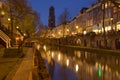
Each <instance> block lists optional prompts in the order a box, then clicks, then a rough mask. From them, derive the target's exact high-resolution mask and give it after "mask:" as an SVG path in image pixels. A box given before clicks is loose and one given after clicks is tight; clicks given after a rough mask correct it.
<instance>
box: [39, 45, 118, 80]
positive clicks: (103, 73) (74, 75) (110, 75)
mask: <svg viewBox="0 0 120 80" xmlns="http://www.w3.org/2000/svg"><path fill="white" fill-rule="evenodd" d="M42 48H43V51H41V54H42V56H43V57H44V59H45V62H46V66H47V69H48V72H49V74H50V76H51V78H52V80H120V56H114V55H111V54H105V53H97V52H96V53H91V52H87V51H80V50H78V49H73V48H66V47H57V46H46V45H44V46H42Z"/></svg>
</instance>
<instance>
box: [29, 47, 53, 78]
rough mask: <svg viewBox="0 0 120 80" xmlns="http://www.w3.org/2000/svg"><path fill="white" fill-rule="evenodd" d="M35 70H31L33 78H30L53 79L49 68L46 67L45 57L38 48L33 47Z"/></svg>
mask: <svg viewBox="0 0 120 80" xmlns="http://www.w3.org/2000/svg"><path fill="white" fill-rule="evenodd" d="M33 51H34V56H33V59H34V60H33V65H34V68H33V71H32V72H31V78H30V79H29V80H51V78H50V75H49V73H48V70H47V68H46V65H45V62H44V59H43V58H42V56H41V53H40V51H39V50H38V49H36V48H35V47H33Z"/></svg>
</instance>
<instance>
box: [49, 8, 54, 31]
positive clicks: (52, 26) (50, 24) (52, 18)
mask: <svg viewBox="0 0 120 80" xmlns="http://www.w3.org/2000/svg"><path fill="white" fill-rule="evenodd" d="M48 27H50V28H51V29H53V28H54V27H55V15H54V7H53V6H51V7H50V8H49V19H48Z"/></svg>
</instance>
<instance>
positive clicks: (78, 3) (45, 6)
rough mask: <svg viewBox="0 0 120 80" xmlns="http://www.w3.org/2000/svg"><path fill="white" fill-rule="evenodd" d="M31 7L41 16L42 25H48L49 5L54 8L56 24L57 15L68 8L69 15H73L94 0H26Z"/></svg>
mask: <svg viewBox="0 0 120 80" xmlns="http://www.w3.org/2000/svg"><path fill="white" fill-rule="evenodd" d="M28 1H29V3H30V4H31V5H32V7H33V9H34V10H36V11H37V12H38V13H39V14H40V17H41V21H42V23H43V24H44V25H48V16H49V8H50V6H54V8H55V17H56V24H57V21H58V17H59V15H60V14H61V13H62V12H63V11H64V9H65V8H67V9H68V11H69V14H70V17H71V18H73V17H75V16H76V15H77V14H78V13H79V11H80V9H81V8H82V7H90V6H91V4H92V3H94V2H95V1H96V0H28Z"/></svg>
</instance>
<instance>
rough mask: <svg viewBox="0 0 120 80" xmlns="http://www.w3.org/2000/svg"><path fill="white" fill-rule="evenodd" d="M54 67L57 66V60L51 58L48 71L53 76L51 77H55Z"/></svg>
mask: <svg viewBox="0 0 120 80" xmlns="http://www.w3.org/2000/svg"><path fill="white" fill-rule="evenodd" d="M54 67H55V62H54V60H53V59H52V58H51V61H50V62H49V63H48V72H49V74H50V76H51V79H53V76H54Z"/></svg>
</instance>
